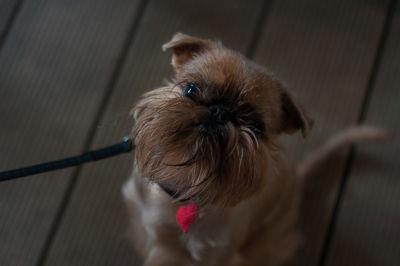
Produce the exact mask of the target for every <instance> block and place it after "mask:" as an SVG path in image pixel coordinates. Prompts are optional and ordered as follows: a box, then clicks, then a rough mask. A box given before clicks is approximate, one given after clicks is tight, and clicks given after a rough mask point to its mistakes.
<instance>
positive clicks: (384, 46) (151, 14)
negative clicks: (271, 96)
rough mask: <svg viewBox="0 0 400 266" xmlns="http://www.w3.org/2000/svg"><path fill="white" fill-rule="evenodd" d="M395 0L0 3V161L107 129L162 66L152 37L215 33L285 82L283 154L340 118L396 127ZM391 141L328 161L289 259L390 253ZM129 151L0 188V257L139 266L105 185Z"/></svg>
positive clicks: (159, 75) (165, 72)
mask: <svg viewBox="0 0 400 266" xmlns="http://www.w3.org/2000/svg"><path fill="white" fill-rule="evenodd" d="M397 2H398V1H396V0H363V1H361V0H351V1H348V0H330V1H320V0H305V1H294V0H292V1H290V0H279V1H278V0H275V1H272V0H270V1H268V0H254V1H247V0H238V1H228V0H220V1H211V0H203V1H184V0H150V1H145V0H113V1H110V0H80V1H68V0H35V1H28V0H0V125H1V130H0V170H6V169H11V168H16V167H21V166H25V165H29V164H34V163H38V162H42V161H47V160H52V159H56V158H62V157H66V156H71V155H75V154H78V153H81V152H83V151H86V150H88V149H94V148H100V147H103V146H106V145H109V144H113V143H116V142H118V141H120V139H121V137H122V136H124V135H126V134H127V133H128V132H129V128H130V126H131V124H132V121H131V120H130V118H129V116H128V113H129V110H130V108H131V107H132V106H133V104H134V102H135V101H136V100H137V98H138V96H139V95H140V94H141V93H143V92H144V91H146V90H149V89H151V88H154V87H156V86H158V85H160V84H161V83H162V81H163V80H164V79H165V78H166V77H170V76H171V73H172V69H171V67H170V65H169V63H170V54H168V53H163V52H161V49H160V47H161V45H162V44H163V43H164V42H166V41H168V40H169V38H170V37H171V36H172V34H173V33H175V32H177V31H181V32H184V33H188V34H191V35H195V36H201V37H205V38H218V39H220V40H222V41H223V43H224V44H225V45H227V46H228V47H232V48H234V49H236V50H239V51H241V52H243V53H244V54H246V55H247V56H249V57H251V58H253V59H254V60H255V61H256V62H258V63H260V64H262V65H265V66H267V67H268V68H269V69H271V70H272V71H274V72H275V73H276V74H277V76H279V77H280V78H281V79H283V80H285V81H286V83H287V84H288V85H289V87H290V88H291V89H292V90H293V91H294V92H295V94H297V95H298V97H299V98H300V99H301V101H302V102H303V103H304V105H306V106H307V107H308V109H309V111H310V113H311V114H312V116H313V117H314V118H315V120H316V124H315V128H314V129H313V131H312V134H311V137H310V138H309V139H308V140H306V141H304V140H302V139H301V137H300V136H297V137H291V138H284V141H285V143H286V144H287V147H288V149H289V150H290V151H291V153H292V154H293V156H294V158H295V160H299V159H300V158H301V157H302V156H303V155H304V154H306V153H307V152H309V151H311V150H312V149H314V148H315V147H317V146H318V145H320V144H321V142H322V141H323V140H325V139H326V138H328V137H329V136H330V135H331V134H333V133H334V132H336V131H338V130H340V129H342V128H345V127H346V126H349V125H353V124H356V123H368V124H374V125H379V126H383V127H387V128H389V129H391V130H392V131H393V132H394V134H395V135H396V134H398V133H399V132H400V105H399V104H400V49H399V48H400V5H399V4H398V3H397ZM399 156H400V140H399V138H395V140H394V141H393V142H392V143H391V144H389V145H376V144H368V145H360V146H357V147H356V148H355V149H351V150H349V151H347V152H346V153H343V154H341V155H340V156H338V157H337V158H335V159H334V160H331V161H330V162H329V163H328V164H327V165H326V166H325V167H324V172H323V173H321V176H319V178H317V179H316V181H315V184H314V185H313V186H312V187H310V188H309V191H308V193H307V201H306V204H305V205H304V211H303V216H302V219H301V226H302V228H303V230H304V232H305V234H306V238H305V243H304V247H303V249H302V252H301V254H300V256H299V258H298V259H297V261H296V265H299V266H300V265H302V266H317V265H318V266H322V265H327V266H328V265H329V266H331V265H349V266H356V265H363V266H364V265H379V266H389V265H391V266H397V265H400V176H399V173H400V163H399V159H398V158H399ZM131 161H132V158H131V156H120V157H117V158H113V159H109V160H106V161H101V162H97V163H94V164H88V165H85V166H83V167H78V168H75V169H74V168H72V169H66V170H62V171H57V172H52V173H47V174H42V175H39V176H37V177H35V178H26V179H21V180H15V181H10V182H6V183H1V184H0V265H1V266H8V265H10V266H18V265H38V266H50V265H57V266H63V265H96V266H99V265H140V263H139V262H138V261H137V260H136V257H135V254H134V253H133V252H132V249H131V248H130V247H129V242H128V240H127V237H126V229H127V228H128V224H127V221H128V218H127V214H126V212H125V207H124V205H123V202H122V198H121V193H120V190H121V189H120V188H121V186H122V184H123V182H124V180H125V179H126V178H127V176H128V174H129V172H130V169H131V167H132V166H131Z"/></svg>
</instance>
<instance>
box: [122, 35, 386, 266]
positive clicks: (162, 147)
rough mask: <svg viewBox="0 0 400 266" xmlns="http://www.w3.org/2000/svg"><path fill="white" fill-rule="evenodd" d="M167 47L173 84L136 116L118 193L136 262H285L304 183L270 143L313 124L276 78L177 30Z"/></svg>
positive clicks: (314, 160) (293, 242)
mask: <svg viewBox="0 0 400 266" xmlns="http://www.w3.org/2000/svg"><path fill="white" fill-rule="evenodd" d="M169 49H172V50H173V58H172V65H173V66H174V68H175V70H176V77H175V79H174V81H173V82H172V83H170V84H168V85H166V86H165V87H161V88H159V89H156V90H153V91H150V92H148V93H146V94H145V95H144V96H143V98H142V99H141V101H140V102H139V103H138V104H137V106H136V107H135V108H134V109H133V114H134V118H135V125H134V128H133V131H132V135H133V136H132V137H133V140H134V143H135V145H136V153H135V169H134V171H133V174H132V177H131V178H130V179H129V180H128V182H127V183H126V184H125V186H124V188H123V194H124V196H125V199H126V201H127V204H128V208H129V211H130V212H131V218H132V239H133V240H134V241H133V242H134V244H135V247H136V249H137V250H138V251H139V252H140V254H142V255H143V258H144V264H145V265H269V266H271V265H283V264H285V263H287V262H289V261H290V260H291V259H292V257H293V255H294V253H295V251H296V249H297V247H298V245H299V243H300V233H299V231H298V228H297V225H296V223H297V217H298V211H299V204H300V200H301V193H302V181H301V180H303V179H302V177H299V176H298V175H296V172H295V168H294V166H293V165H292V164H291V163H290V161H289V160H288V159H287V156H286V155H285V151H284V149H283V148H282V147H281V146H280V145H279V142H278V137H279V135H280V134H282V133H288V134H292V133H294V132H296V131H298V130H301V132H302V134H303V136H304V137H306V136H307V134H308V132H309V131H310V129H311V127H312V125H313V121H312V120H311V119H310V118H309V117H308V115H307V113H306V112H305V110H304V109H303V108H302V107H301V105H300V104H299V103H298V102H297V101H296V99H295V98H294V97H293V95H292V94H291V93H290V92H289V91H288V90H287V89H286V88H285V87H284V86H283V85H282V84H281V82H280V81H278V80H277V79H276V78H275V77H273V76H272V75H271V74H270V73H268V72H267V71H266V70H265V69H264V68H262V67H260V66H258V65H257V64H255V63H253V62H251V61H249V60H248V59H246V58H245V57H244V56H243V55H241V54H239V53H237V52H234V51H232V50H229V49H227V48H225V47H224V46H223V45H222V44H220V43H216V42H212V41H209V40H203V39H198V38H194V37H190V36H187V35H184V34H181V33H178V34H176V35H175V36H173V38H172V40H171V41H170V42H168V43H166V44H164V45H163V50H169ZM382 134H383V135H384V133H383V132H381V131H379V130H374V129H373V128H353V129H352V130H350V131H347V132H346V133H344V134H341V135H340V137H339V138H336V139H334V140H333V142H331V143H328V145H325V146H324V147H323V148H322V149H320V150H319V151H317V152H316V153H315V154H313V155H312V156H311V157H310V159H308V160H306V163H305V164H303V165H302V166H301V167H300V168H299V169H300V173H301V175H302V176H305V175H306V174H307V172H309V171H310V170H311V169H313V167H314V166H315V165H316V164H318V160H319V159H320V158H322V157H324V155H326V154H329V153H330V152H331V151H333V150H334V149H335V148H337V147H340V146H341V145H343V144H346V143H348V142H350V141H353V140H357V139H359V138H363V137H364V138H366V139H371V138H379V137H380V136H381V135H382Z"/></svg>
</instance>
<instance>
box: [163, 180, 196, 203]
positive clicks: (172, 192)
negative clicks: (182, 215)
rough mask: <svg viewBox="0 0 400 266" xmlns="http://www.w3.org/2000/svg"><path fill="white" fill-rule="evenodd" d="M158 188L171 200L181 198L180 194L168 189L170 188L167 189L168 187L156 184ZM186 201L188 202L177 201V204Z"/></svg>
mask: <svg viewBox="0 0 400 266" xmlns="http://www.w3.org/2000/svg"><path fill="white" fill-rule="evenodd" d="M158 186H159V187H160V188H161V189H162V190H163V191H164V192H165V193H167V194H168V195H169V196H170V197H171V198H173V199H175V200H177V199H178V198H179V197H180V196H181V194H180V193H178V192H177V191H175V190H172V189H170V188H168V187H166V186H163V185H161V184H158ZM188 200H190V198H188V199H182V200H179V202H187V201H188Z"/></svg>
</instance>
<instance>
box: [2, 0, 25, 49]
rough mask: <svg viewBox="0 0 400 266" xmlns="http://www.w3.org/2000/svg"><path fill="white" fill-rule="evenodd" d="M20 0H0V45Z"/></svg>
mask: <svg viewBox="0 0 400 266" xmlns="http://www.w3.org/2000/svg"><path fill="white" fill-rule="evenodd" d="M19 2H21V1H20V0H1V1H0V47H1V45H2V42H3V41H4V38H5V36H4V35H5V33H6V32H7V30H8V27H9V26H10V25H11V23H10V22H11V20H12V19H13V15H14V13H15V12H16V11H17V10H16V9H18V5H19Z"/></svg>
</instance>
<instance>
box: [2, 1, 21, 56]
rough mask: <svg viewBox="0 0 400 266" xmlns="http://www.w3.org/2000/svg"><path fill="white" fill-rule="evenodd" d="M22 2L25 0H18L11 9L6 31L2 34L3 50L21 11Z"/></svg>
mask: <svg viewBox="0 0 400 266" xmlns="http://www.w3.org/2000/svg"><path fill="white" fill-rule="evenodd" d="M22 3H23V0H17V2H16V3H15V4H14V7H13V8H12V10H11V14H10V16H9V17H8V19H7V22H6V26H5V27H4V31H3V32H2V33H1V34H0V51H1V50H2V48H3V46H4V44H5V42H6V40H7V37H8V35H9V33H10V31H11V28H12V27H13V25H14V22H15V21H16V18H17V16H18V14H19V11H20V10H21V7H22Z"/></svg>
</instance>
